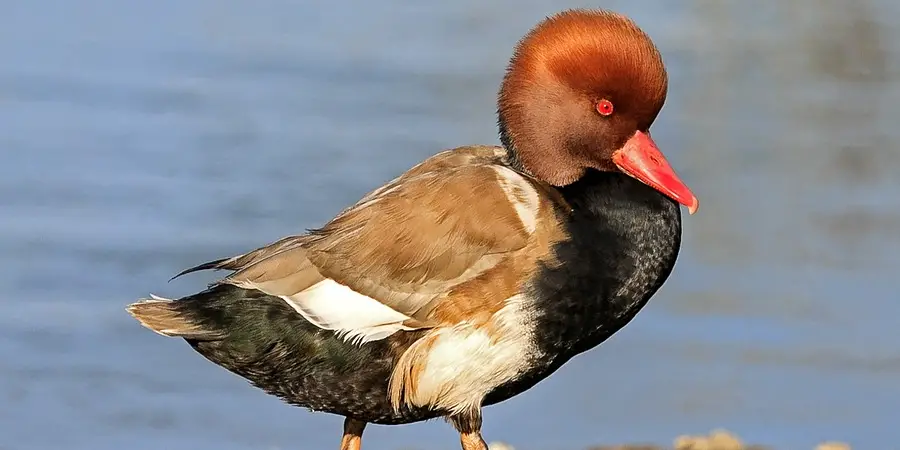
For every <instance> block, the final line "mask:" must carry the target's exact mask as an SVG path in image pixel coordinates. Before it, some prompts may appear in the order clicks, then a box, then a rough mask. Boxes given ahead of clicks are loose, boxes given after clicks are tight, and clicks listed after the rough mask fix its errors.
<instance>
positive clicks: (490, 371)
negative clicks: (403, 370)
mask: <svg viewBox="0 0 900 450" xmlns="http://www.w3.org/2000/svg"><path fill="white" fill-rule="evenodd" d="M523 300H524V297H523V296H522V295H516V296H515V297H512V298H510V299H508V300H507V304H506V306H504V307H503V309H501V310H500V311H498V312H497V313H496V314H494V316H493V318H492V319H491V323H490V324H491V326H492V327H490V328H493V330H494V333H493V336H491V335H488V333H487V331H485V330H484V329H482V328H475V327H473V326H471V325H469V324H460V325H457V326H455V327H452V328H441V329H437V330H434V331H433V333H434V334H436V335H437V336H438V337H437V340H436V341H435V343H434V345H433V346H432V347H431V349H430V351H429V352H428V356H427V359H426V362H425V365H424V367H423V370H422V371H421V372H419V375H418V378H417V380H416V383H417V384H416V389H415V392H412V393H411V394H412V395H411V396H410V397H408V398H407V401H408V402H409V403H412V404H414V405H419V406H426V405H431V406H436V407H440V408H446V409H448V410H449V411H450V412H451V413H452V414H457V413H462V412H465V411H471V410H474V409H477V408H480V407H481V403H482V402H483V401H484V397H485V396H486V395H487V394H488V393H489V392H490V391H492V390H493V389H494V388H496V387H497V386H500V385H501V384H503V383H505V382H507V381H510V380H512V379H514V378H515V377H516V376H517V375H518V374H519V373H520V372H521V371H522V369H523V367H524V365H525V364H527V361H528V359H529V357H530V356H531V355H532V351H533V348H532V339H531V336H532V333H531V325H530V323H529V322H528V321H527V320H528V319H527V316H526V315H525V314H524V311H523V310H522V301H523ZM424 340H425V339H423V341H424ZM410 350H412V349H410Z"/></svg>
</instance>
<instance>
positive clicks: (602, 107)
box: [597, 98, 613, 116]
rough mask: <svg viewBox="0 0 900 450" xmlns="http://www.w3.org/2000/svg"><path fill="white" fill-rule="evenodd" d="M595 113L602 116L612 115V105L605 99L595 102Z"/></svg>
mask: <svg viewBox="0 0 900 450" xmlns="http://www.w3.org/2000/svg"><path fill="white" fill-rule="evenodd" d="M597 112H598V113H600V115H602V116H608V115H610V114H612V113H613V104H612V102H611V101H609V100H607V99H605V98H604V99H603V100H600V101H599V102H597Z"/></svg>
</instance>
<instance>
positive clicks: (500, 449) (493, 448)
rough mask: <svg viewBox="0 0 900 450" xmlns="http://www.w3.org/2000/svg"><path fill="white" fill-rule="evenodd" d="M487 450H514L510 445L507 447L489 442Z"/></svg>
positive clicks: (496, 442) (502, 443)
mask: <svg viewBox="0 0 900 450" xmlns="http://www.w3.org/2000/svg"><path fill="white" fill-rule="evenodd" d="M488 450H516V449H515V448H513V446H512V445H509V444H507V443H505V442H499V441H495V442H491V443H490V444H488Z"/></svg>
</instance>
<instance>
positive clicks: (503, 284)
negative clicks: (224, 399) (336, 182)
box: [127, 9, 699, 450]
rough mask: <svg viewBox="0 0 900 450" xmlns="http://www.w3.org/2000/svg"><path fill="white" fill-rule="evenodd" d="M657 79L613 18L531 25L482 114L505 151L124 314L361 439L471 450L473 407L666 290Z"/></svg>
mask: <svg viewBox="0 0 900 450" xmlns="http://www.w3.org/2000/svg"><path fill="white" fill-rule="evenodd" d="M667 90H668V75H667V71H666V68H665V65H664V63H663V59H662V56H661V54H660V51H659V50H658V48H657V47H656V46H655V44H654V43H653V41H652V40H651V39H650V37H649V36H648V35H647V34H646V33H645V32H644V31H643V30H642V29H641V28H640V27H639V26H638V25H637V24H636V23H635V22H634V21H633V20H632V19H630V18H628V17H627V16H624V15H621V14H618V13H615V12H612V11H608V10H604V9H572V10H565V11H561V12H558V13H556V14H553V15H551V16H548V17H546V18H544V19H543V20H542V21H540V22H539V23H538V24H537V25H536V26H535V27H534V28H532V29H531V30H530V31H529V32H528V33H527V34H526V35H525V36H524V37H523V38H522V39H521V40H520V41H519V42H518V43H517V44H516V46H515V48H514V50H513V54H512V57H511V59H510V61H509V64H508V66H507V68H506V71H505V74H504V75H503V77H502V80H501V81H500V89H499V94H498V98H497V117H498V128H499V141H500V144H502V145H493V146H492V145H469V146H461V147H458V148H453V149H449V150H444V151H441V152H439V153H436V154H434V156H431V157H429V158H427V159H425V160H424V161H422V162H421V163H419V164H418V165H416V166H414V167H412V168H410V169H409V170H408V171H406V172H405V173H403V174H401V175H400V176H398V177H397V178H395V179H393V180H392V181H390V182H388V183H386V184H385V185H383V186H381V187H379V188H377V189H375V190H374V191H372V192H371V193H369V194H367V195H366V196H364V197H363V198H362V199H360V200H359V201H358V202H357V203H355V204H354V205H352V206H350V207H348V208H346V209H345V210H343V211H342V212H341V213H339V214H338V215H337V216H335V217H334V218H333V219H332V220H330V221H328V222H327V223H325V224H324V225H323V226H321V227H320V228H316V229H311V230H305V231H304V232H302V233H299V234H295V235H291V236H288V237H285V238H282V239H280V240H277V241H274V242H272V243H271V244H268V245H265V246H263V247H260V248H258V249H255V250H252V251H249V252H247V253H244V254H241V255H237V256H232V257H229V258H223V259H218V260H215V261H211V262H207V263H204V264H200V265H198V266H196V267H192V268H189V269H187V270H184V271H183V272H181V273H179V274H178V275H176V277H179V276H183V275H186V274H188V273H192V272H197V271H201V270H224V271H226V272H227V274H226V275H224V276H223V277H222V278H221V279H219V280H218V281H216V282H214V283H212V284H210V285H208V286H207V287H206V288H205V289H204V290H203V291H200V292H198V293H195V294H192V295H187V296H185V297H182V298H178V299H168V298H162V297H158V296H154V295H151V296H150V297H149V298H145V299H141V300H138V301H136V302H135V303H132V304H130V305H129V306H128V307H127V311H128V312H129V313H130V314H131V315H132V316H133V317H134V318H136V319H137V321H139V322H140V324H142V325H143V326H145V327H147V328H149V329H150V330H152V331H154V332H156V333H158V334H160V335H163V336H167V337H173V338H180V339H181V340H183V341H186V342H187V344H189V345H190V347H191V348H192V349H193V350H194V351H196V352H197V353H199V354H200V355H202V356H203V357H205V358H206V359H208V360H209V361H211V362H212V363H214V364H216V365H218V366H221V367H222V368H224V369H226V370H228V371H230V372H233V373H234V374H236V375H238V376H240V377H242V378H244V379H246V380H248V381H249V382H250V383H251V384H252V385H253V386H255V387H257V388H259V389H261V390H262V391H264V392H266V393H268V394H270V395H274V396H277V397H279V398H280V399H282V400H283V401H284V402H286V403H288V404H290V405H294V406H299V407H304V408H307V409H309V410H311V411H317V412H323V413H329V414H334V415H338V416H341V417H343V424H344V426H343V434H342V438H341V444H340V448H341V449H342V450H359V449H360V448H361V445H362V434H363V431H364V429H365V427H366V426H367V424H377V425H397V424H407V423H413V422H419V421H424V420H429V419H434V418H444V419H446V420H447V421H448V422H449V424H450V425H452V426H453V427H454V428H455V429H456V431H457V432H458V433H459V438H460V445H461V447H462V448H463V449H464V450H486V449H487V445H486V443H485V440H484V438H483V437H482V434H481V426H482V411H483V408H484V407H486V406H489V405H493V404H496V403H499V402H502V401H505V400H508V399H510V398H512V397H514V396H516V395H518V394H520V393H522V392H524V391H526V390H528V389H530V388H532V387H533V386H535V385H536V384H537V383H538V382H540V381H541V380H544V379H546V378H547V377H548V376H550V375H551V374H553V373H554V372H555V371H556V370H558V369H559V368H560V367H562V366H563V365H564V364H565V363H566V362H567V361H569V360H571V359H572V358H573V357H575V356H577V355H579V354H582V353H584V352H586V351H588V350H590V349H592V348H594V347H596V346H598V345H599V344H600V343H602V342H604V341H605V340H606V339H608V338H609V337H610V336H612V335H613V334H614V333H616V332H618V331H619V330H621V329H622V328H623V327H624V326H625V325H626V324H628V323H629V322H630V321H632V319H634V317H635V315H636V314H637V313H638V312H639V311H640V310H641V309H642V308H644V306H645V305H646V304H647V303H648V301H649V299H650V298H651V296H653V295H654V294H655V293H656V292H657V290H658V289H659V288H660V287H661V286H662V285H663V283H664V282H665V281H666V280H667V279H668V277H669V275H670V274H671V272H672V270H673V268H674V265H675V262H676V259H677V256H678V253H679V249H680V247H681V233H682V216H681V207H682V206H684V207H686V208H687V209H688V212H689V213H691V214H693V213H694V212H696V210H697V208H698V206H699V202H698V200H697V198H696V197H695V196H694V194H693V193H692V191H691V190H690V189H689V188H688V187H687V185H686V184H685V183H684V182H683V181H682V179H681V178H680V177H679V176H678V175H677V174H676V172H675V170H674V169H673V167H672V166H671V164H670V163H669V162H668V160H667V158H666V157H665V156H664V155H663V153H662V152H661V150H660V149H659V147H658V146H657V144H656V143H655V141H654V140H653V139H652V138H651V133H650V127H651V125H652V124H653V122H654V121H655V119H656V117H657V115H658V114H659V113H660V110H661V109H662V107H663V104H664V103H665V99H666V95H667Z"/></svg>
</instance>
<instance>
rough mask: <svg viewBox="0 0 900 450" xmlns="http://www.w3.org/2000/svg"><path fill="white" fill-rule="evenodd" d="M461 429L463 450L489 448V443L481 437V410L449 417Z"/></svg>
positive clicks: (457, 429)
mask: <svg viewBox="0 0 900 450" xmlns="http://www.w3.org/2000/svg"><path fill="white" fill-rule="evenodd" d="M448 420H449V421H450V423H451V424H452V425H453V427H454V428H456V431H459V442H460V444H462V449H463V450H488V446H487V443H485V442H484V439H483V438H482V437H481V411H475V412H474V413H470V414H465V415H460V416H453V417H450V418H448Z"/></svg>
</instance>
